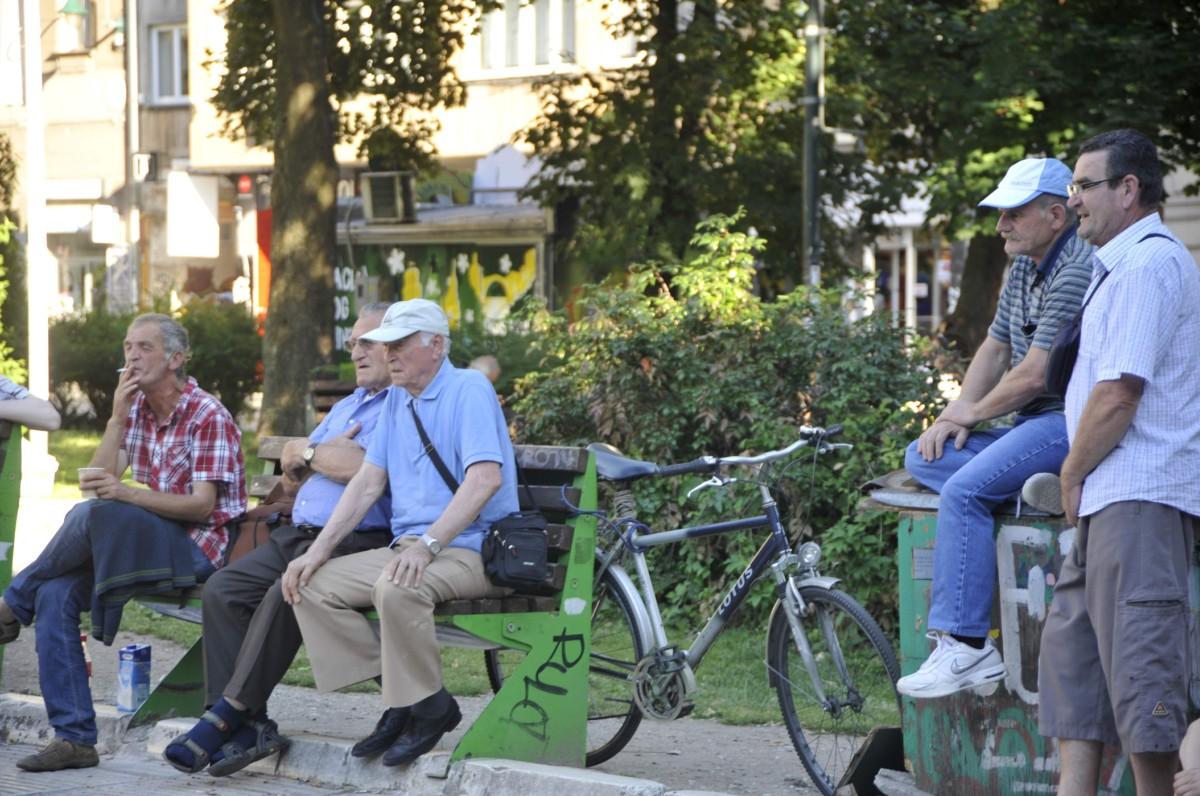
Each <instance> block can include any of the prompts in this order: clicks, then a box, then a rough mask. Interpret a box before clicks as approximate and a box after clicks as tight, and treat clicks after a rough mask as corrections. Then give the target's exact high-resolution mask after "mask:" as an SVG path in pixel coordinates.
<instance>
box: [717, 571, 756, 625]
mask: <svg viewBox="0 0 1200 796" xmlns="http://www.w3.org/2000/svg"><path fill="white" fill-rule="evenodd" d="M753 576H754V565H753V564H751V565H750V566H748V567H746V571H745V572H743V573H742V574H741V575H739V576H738V579H737V583H735V584H733V588H732V589H730V590H729V593H728V594H726V595H725V599H724V600H721V607H720V608H718V609H717V613H718V614H721V615H722V616H724V614H725V612H726V611H727V610H729V606H730V605H731V604H732V603H733V598H734V596H735V595H737V594H739V593H741V592H742V590H743V589H745V588H746V587H747V586H749V585H750V579H751V578H752V577H753Z"/></svg>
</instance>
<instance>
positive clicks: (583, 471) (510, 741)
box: [131, 437, 596, 766]
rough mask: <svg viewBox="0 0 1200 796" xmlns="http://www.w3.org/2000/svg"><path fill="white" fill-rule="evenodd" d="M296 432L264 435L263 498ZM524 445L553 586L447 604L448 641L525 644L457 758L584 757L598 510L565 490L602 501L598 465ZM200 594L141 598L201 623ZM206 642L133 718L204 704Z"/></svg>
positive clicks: (258, 483)
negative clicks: (572, 509) (546, 528)
mask: <svg viewBox="0 0 1200 796" xmlns="http://www.w3.org/2000/svg"><path fill="white" fill-rule="evenodd" d="M289 439H291V438H289V437H265V438H263V439H262V440H261V441H260V442H259V448H258V457H259V458H260V459H262V460H263V461H264V462H265V465H264V472H263V473H259V474H255V475H253V476H252V477H251V483H250V493H251V495H252V496H255V497H259V498H262V497H263V496H265V495H266V494H267V493H268V492H269V491H270V489H271V487H272V486H274V484H275V482H276V481H277V480H278V478H279V468H278V460H279V456H280V454H281V452H282V450H283V446H284V444H286V443H287V441H288V440H289ZM516 453H517V459H518V461H519V462H520V464H521V468H522V470H523V471H524V473H525V476H526V478H527V479H528V480H529V483H530V486H531V490H530V491H531V492H532V499H533V501H534V503H535V504H536V507H537V508H539V509H540V510H541V511H542V512H543V513H544V514H545V515H546V517H547V519H548V520H549V521H550V523H551V525H550V542H551V554H552V556H553V557H554V558H555V563H554V566H553V567H552V572H551V576H550V578H549V579H548V583H547V589H546V590H547V591H549V590H550V589H553V591H554V593H553V594H552V595H550V596H545V595H542V596H538V595H524V594H512V595H510V596H507V597H503V598H496V599H481V600H455V601H452V602H447V603H443V604H441V605H439V606H438V608H437V611H436V616H437V622H438V638H439V641H440V642H441V643H442V644H444V645H447V646H459V647H468V648H475V649H479V650H481V651H486V650H496V649H502V648H506V649H514V650H518V651H521V652H524V653H525V654H524V656H523V657H520V661H519V663H516V668H515V669H514V670H513V671H511V672H506V673H505V677H504V679H503V683H502V684H501V685H500V688H499V689H498V690H497V692H496V694H495V696H494V697H493V698H492V700H491V701H490V702H489V703H488V705H487V707H486V708H485V709H484V711H483V713H482V715H480V717H479V718H478V719H477V720H476V721H475V722H474V723H473V724H472V726H471V727H470V728H469V729H468V730H467V731H466V733H465V735H464V736H463V738H462V740H460V741H459V743H458V745H457V746H456V747H455V749H454V751H453V753H452V755H451V760H452V761H456V760H462V759H466V758H471V757H496V758H506V759H511V760H525V761H529V762H541V763H549V764H559V765H573V766H583V765H584V759H585V752H586V744H587V688H588V685H587V678H588V653H589V646H590V642H591V638H590V632H591V594H592V567H593V557H594V551H595V518H594V517H591V516H587V515H581V516H571V515H570V513H569V512H568V509H567V506H566V504H565V503H564V500H563V498H564V497H565V498H566V500H567V501H569V502H570V503H571V504H573V505H575V506H579V507H580V508H583V509H585V510H589V509H594V508H595V507H596V472H595V465H594V463H592V461H591V459H590V457H589V456H588V453H587V451H586V450H585V449H583V448H561V447H549V446H537V445H519V446H517V448H516ZM524 492H525V491H524V490H523V489H522V490H520V493H521V504H522V508H533V506H530V505H529V502H528V499H527V497H526V495H525V494H524ZM201 594H202V587H200V588H197V589H192V590H188V591H187V592H182V593H174V594H168V595H153V596H148V595H147V596H140V597H138V600H139V601H140V602H142V603H143V604H145V605H147V606H148V607H150V608H152V609H153V610H155V611H158V612H159V613H162V614H164V615H167V616H173V617H176V618H178V619H183V620H185V621H192V622H200V597H201ZM369 615H371V614H369ZM203 641H204V640H203V638H201V639H200V640H198V641H197V642H196V643H195V644H194V645H193V646H192V648H191V649H189V650H188V651H187V653H185V654H184V656H183V658H182V659H180V661H179V663H178V664H176V666H175V667H174V668H173V669H172V670H171V671H170V672H169V673H168V674H167V675H166V677H164V678H163V680H162V681H161V682H160V683H159V684H158V686H157V687H155V689H154V690H153V691H152V692H151V694H150V696H149V698H148V699H147V700H146V702H145V703H144V704H143V705H142V706H141V708H139V709H138V711H137V712H136V713H134V715H133V717H132V719H131V726H138V725H142V724H148V723H152V722H155V721H158V720H159V719H163V718H167V717H171V716H199V715H200V714H201V713H202V712H203V710H204V688H203V684H204V673H203V647H202V645H203ZM506 657H508V658H511V657H512V656H506Z"/></svg>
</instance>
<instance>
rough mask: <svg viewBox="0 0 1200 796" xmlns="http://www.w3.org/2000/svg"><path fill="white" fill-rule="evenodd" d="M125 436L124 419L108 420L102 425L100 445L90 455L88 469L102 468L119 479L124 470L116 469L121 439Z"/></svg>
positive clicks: (114, 418)
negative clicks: (102, 432)
mask: <svg viewBox="0 0 1200 796" xmlns="http://www.w3.org/2000/svg"><path fill="white" fill-rule="evenodd" d="M124 436H125V419H124V418H119V419H118V418H116V417H111V418H109V420H108V422H107V423H106V424H105V425H104V436H102V437H101V438H100V445H99V446H98V447H97V448H96V452H95V453H93V454H92V461H91V463H90V464H89V465H88V466H89V467H103V468H104V469H105V470H107V471H108V472H110V473H111V474H113V475H115V476H116V477H118V478H120V477H121V474H122V473H123V472H124V470H125V468H123V467H122V468H120V469H117V468H118V466H119V463H120V452H121V439H122V438H123V437H124Z"/></svg>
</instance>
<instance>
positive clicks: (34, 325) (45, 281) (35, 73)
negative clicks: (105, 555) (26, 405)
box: [21, 0, 57, 494]
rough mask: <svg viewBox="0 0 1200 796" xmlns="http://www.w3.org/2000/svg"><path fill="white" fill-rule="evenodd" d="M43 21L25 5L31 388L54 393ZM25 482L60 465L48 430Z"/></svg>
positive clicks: (30, 459) (33, 442) (37, 482)
mask: <svg viewBox="0 0 1200 796" xmlns="http://www.w3.org/2000/svg"><path fill="white" fill-rule="evenodd" d="M41 31H42V23H41V9H40V7H39V3H38V0H23V2H22V8H21V33H22V39H23V41H22V43H21V49H22V56H23V58H22V69H21V71H22V75H23V78H24V88H25V90H24V95H25V97H24V99H25V185H24V188H25V291H26V299H27V302H28V305H29V389H30V391H31V392H32V393H33V394H34V395H36V396H38V397H40V398H46V397H48V396H49V395H50V342H49V323H50V321H49V316H50V313H49V305H50V297H51V289H50V288H51V282H50V280H51V279H52V278H53V277H55V276H56V275H57V272H56V268H55V263H54V260H53V258H51V256H50V252H49V250H48V249H47V248H46V118H45V110H44V108H43V105H42V34H41ZM25 450H26V452H27V453H26V455H25V460H26V464H25V467H24V470H25V474H26V475H25V476H24V477H23V479H22V480H23V486H24V487H26V489H27V491H29V492H33V493H38V494H40V493H48V492H49V491H50V484H51V479H52V478H53V475H54V469H53V468H51V467H50V466H49V462H48V461H47V460H48V459H49V456H48V454H47V439H46V432H45V431H30V432H29V445H28V447H27V448H26V449H25Z"/></svg>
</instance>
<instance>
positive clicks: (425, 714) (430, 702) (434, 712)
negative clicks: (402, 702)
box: [412, 688, 451, 719]
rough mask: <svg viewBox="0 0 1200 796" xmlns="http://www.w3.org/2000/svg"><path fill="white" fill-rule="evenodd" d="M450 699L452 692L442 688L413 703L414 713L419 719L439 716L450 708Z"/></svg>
mask: <svg viewBox="0 0 1200 796" xmlns="http://www.w3.org/2000/svg"><path fill="white" fill-rule="evenodd" d="M450 700H451V696H450V692H449V691H447V690H446V689H445V688H442V689H440V690H438V692H437V693H435V694H431V695H430V696H427V697H425V698H424V699H422V700H421V701H420V702H418V703H417V704H415V705H413V706H412V712H413V715H414V716H416V717H417V718H419V719H432V718H437V717H438V716H441V715H444V714H445V713H446V712H447V711H448V710H450Z"/></svg>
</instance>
